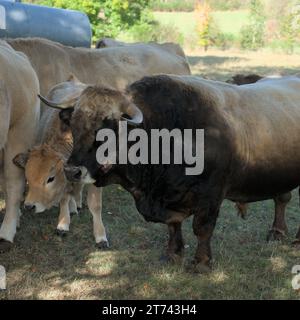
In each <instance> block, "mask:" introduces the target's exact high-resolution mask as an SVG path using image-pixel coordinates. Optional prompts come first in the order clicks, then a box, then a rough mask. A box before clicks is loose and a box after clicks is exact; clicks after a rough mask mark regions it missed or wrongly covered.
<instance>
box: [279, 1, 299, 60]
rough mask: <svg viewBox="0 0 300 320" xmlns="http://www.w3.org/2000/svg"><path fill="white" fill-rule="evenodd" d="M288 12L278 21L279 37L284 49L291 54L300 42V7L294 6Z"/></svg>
mask: <svg viewBox="0 0 300 320" xmlns="http://www.w3.org/2000/svg"><path fill="white" fill-rule="evenodd" d="M288 11H289V12H288V13H287V14H286V15H284V16H282V17H281V19H280V36H281V39H282V41H283V47H284V49H285V50H286V52H287V53H290V54H291V53H293V52H294V47H295V45H296V44H297V43H299V40H300V5H295V6H293V7H292V8H289V10H288Z"/></svg>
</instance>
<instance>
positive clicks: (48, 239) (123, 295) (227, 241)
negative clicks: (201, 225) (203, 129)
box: [0, 187, 300, 299]
mask: <svg viewBox="0 0 300 320" xmlns="http://www.w3.org/2000/svg"><path fill="white" fill-rule="evenodd" d="M104 201H105V202H104V210H103V211H104V214H103V217H104V221H105V225H106V226H107V229H108V233H109V235H110V238H111V239H112V242H111V249H110V250H108V251H99V250H97V249H96V248H95V246H94V241H93V236H92V221H91V217H90V216H89V215H88V213H87V211H86V210H85V212H84V214H83V215H82V216H80V217H74V218H73V219H72V224H71V231H70V234H69V235H68V236H67V237H66V238H65V239H60V238H57V237H56V236H55V235H53V233H54V228H55V223H56V218H57V217H56V214H54V211H55V210H52V211H50V212H47V213H45V214H44V215H43V214H40V215H33V214H29V215H27V216H26V217H25V216H24V217H23V219H22V228H21V230H20V231H19V232H18V234H17V237H16V245H15V248H14V249H13V250H12V251H11V252H9V253H6V254H4V255H1V256H0V264H3V265H4V266H5V267H6V269H7V280H8V281H7V282H8V289H7V291H6V292H0V299H147V298H152V299H163V298H164V299H230V298H231V299H246V298H248V299H287V298H289V299H297V298H299V296H298V295H297V294H296V293H295V291H293V290H292V288H291V279H292V275H291V271H290V270H291V268H292V266H293V265H294V264H299V263H300V253H299V252H297V251H295V250H293V249H292V248H291V247H290V241H291V240H292V239H293V236H294V234H295V233H296V231H297V227H298V225H299V220H300V219H299V214H298V211H299V210H298V203H297V197H296V196H294V199H293V201H292V203H291V204H290V205H289V209H288V214H287V216H288V225H289V228H290V234H291V236H290V238H289V239H287V241H286V242H285V243H284V244H278V243H271V244H267V243H266V241H265V237H266V233H267V231H268V229H269V227H270V225H271V222H272V218H273V203H272V201H266V202H261V203H257V204H252V205H251V206H250V210H249V216H248V218H247V220H246V221H244V220H241V219H240V218H237V217H236V212H235V208H234V206H233V204H232V203H230V202H228V201H225V202H224V205H223V208H222V210H221V215H220V218H219V220H218V223H217V227H216V230H215V234H214V237H213V256H214V267H213V271H212V273H211V274H209V275H198V274H189V273H186V271H185V269H184V267H183V266H164V265H161V264H160V263H159V256H160V254H161V253H162V252H163V251H164V248H165V243H166V241H167V232H166V227H165V226H163V225H160V224H153V223H147V222H145V221H144V220H143V219H142V218H141V216H140V215H139V214H138V213H137V212H136V209H135V208H134V204H133V201H132V199H131V198H130V197H129V196H128V194H127V193H126V192H125V191H124V190H121V189H119V188H117V187H109V188H107V189H106V190H105V193H104ZM108 211H109V212H110V213H111V214H107V212H108ZM183 229H184V230H183V233H184V237H185V240H186V244H187V245H188V248H187V249H186V252H185V256H186V261H187V260H189V259H191V258H192V256H193V254H194V251H195V245H196V240H195V237H194V235H193V233H192V227H191V219H188V221H187V222H186V223H185V224H184V228H183Z"/></svg>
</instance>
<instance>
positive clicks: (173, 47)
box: [96, 38, 186, 58]
mask: <svg viewBox="0 0 300 320" xmlns="http://www.w3.org/2000/svg"><path fill="white" fill-rule="evenodd" d="M137 44H142V42H136V43H126V42H122V41H118V40H115V39H112V38H102V39H100V40H98V41H97V43H96V48H97V49H103V48H113V47H125V46H132V45H137ZM147 45H150V46H154V47H157V48H160V49H163V50H166V51H169V52H170V53H173V54H177V55H179V56H181V57H183V58H186V56H185V53H184V51H183V50H182V48H181V47H180V45H179V44H177V43H173V42H164V43H157V42H154V41H150V42H148V43H147Z"/></svg>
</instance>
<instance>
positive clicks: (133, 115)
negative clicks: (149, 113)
mask: <svg viewBox="0 0 300 320" xmlns="http://www.w3.org/2000/svg"><path fill="white" fill-rule="evenodd" d="M126 114H127V115H128V116H129V117H130V118H124V117H122V119H124V120H126V121H127V122H129V123H130V124H133V125H139V124H141V123H142V122H143V118H144V116H143V113H142V111H141V110H140V109H139V108H138V107H137V106H135V105H134V104H130V106H129V107H128V108H127V110H126Z"/></svg>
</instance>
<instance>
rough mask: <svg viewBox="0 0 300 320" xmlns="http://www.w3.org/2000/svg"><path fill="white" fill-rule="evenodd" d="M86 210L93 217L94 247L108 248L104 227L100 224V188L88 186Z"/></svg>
mask: <svg viewBox="0 0 300 320" xmlns="http://www.w3.org/2000/svg"><path fill="white" fill-rule="evenodd" d="M87 204H88V208H89V210H90V212H91V214H92V216H93V230H94V237H95V240H96V245H97V247H98V248H99V249H106V248H108V247H109V244H108V241H107V237H106V232H105V227H104V225H103V222H102V215H101V214H102V188H97V187H95V186H94V185H89V187H88V195H87Z"/></svg>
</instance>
